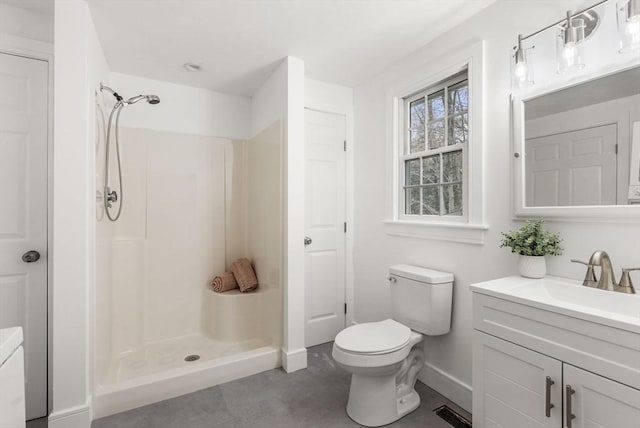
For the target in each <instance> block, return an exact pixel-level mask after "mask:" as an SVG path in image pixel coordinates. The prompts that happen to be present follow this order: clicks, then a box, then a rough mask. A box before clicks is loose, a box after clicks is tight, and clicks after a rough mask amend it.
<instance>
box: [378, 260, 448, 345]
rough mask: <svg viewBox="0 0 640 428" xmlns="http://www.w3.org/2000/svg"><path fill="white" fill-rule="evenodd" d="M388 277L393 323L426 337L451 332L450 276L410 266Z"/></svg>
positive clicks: (394, 269) (391, 271)
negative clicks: (395, 322) (400, 324)
mask: <svg viewBox="0 0 640 428" xmlns="http://www.w3.org/2000/svg"><path fill="white" fill-rule="evenodd" d="M389 274H390V277H389V282H390V284H391V310H392V313H393V319H395V320H396V321H398V322H400V323H402V324H404V325H406V326H407V327H409V328H410V329H412V330H415V331H418V332H420V333H423V334H426V335H428V336H438V335H441V334H446V333H448V332H449V330H451V301H452V297H453V274H451V273H447V272H440V271H437V270H433V269H427V268H423V267H419V266H411V265H396V266H391V267H390V268H389Z"/></svg>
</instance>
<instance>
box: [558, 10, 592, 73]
mask: <svg viewBox="0 0 640 428" xmlns="http://www.w3.org/2000/svg"><path fill="white" fill-rule="evenodd" d="M585 28H586V24H585V20H584V19H583V18H576V17H574V16H572V15H571V11H570V10H569V11H567V19H566V21H564V23H563V24H562V25H560V26H559V29H558V38H557V45H556V46H557V50H556V52H557V59H558V73H565V72H567V71H572V70H579V69H582V68H584V62H582V55H581V50H582V49H581V48H582V47H581V46H580V44H581V43H582V42H583V41H584V40H585Z"/></svg>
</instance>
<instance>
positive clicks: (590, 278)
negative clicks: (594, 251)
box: [571, 259, 598, 287]
mask: <svg viewBox="0 0 640 428" xmlns="http://www.w3.org/2000/svg"><path fill="white" fill-rule="evenodd" d="M571 262H572V263H580V264H583V265H585V266H587V273H586V274H585V276H584V281H582V285H584V286H587V287H597V286H598V280H597V279H596V273H595V272H594V271H593V265H592V264H591V263H589V262H583V261H581V260H576V259H571Z"/></svg>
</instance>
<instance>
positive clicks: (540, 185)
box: [525, 124, 618, 207]
mask: <svg viewBox="0 0 640 428" xmlns="http://www.w3.org/2000/svg"><path fill="white" fill-rule="evenodd" d="M617 132H618V130H617V125H613V124H612V125H603V126H596V127H594V128H587V129H581V130H578V131H572V132H563V133H559V134H554V135H549V136H545V137H539V138H530V139H528V140H527V141H526V154H525V162H526V183H527V189H526V199H527V206H530V207H542V206H558V205H560V206H565V205H567V206H578V205H580V206H583V205H615V204H616V198H617V194H616V176H617V152H616V141H617V135H618V134H617Z"/></svg>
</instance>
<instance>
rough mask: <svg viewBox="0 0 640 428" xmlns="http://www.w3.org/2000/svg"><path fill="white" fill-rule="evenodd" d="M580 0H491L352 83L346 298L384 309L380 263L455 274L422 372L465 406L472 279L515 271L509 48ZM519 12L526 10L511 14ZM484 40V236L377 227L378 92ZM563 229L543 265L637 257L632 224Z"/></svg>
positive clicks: (359, 311) (366, 310) (375, 316)
mask: <svg viewBox="0 0 640 428" xmlns="http://www.w3.org/2000/svg"><path fill="white" fill-rule="evenodd" d="M582 3H583V2H581V1H577V0H576V1H572V0H565V1H562V2H557V1H536V2H525V1H504V2H497V3H496V4H494V5H492V6H490V7H489V8H488V9H486V10H484V11H483V12H481V13H480V14H478V15H476V16H474V17H473V18H471V19H470V20H468V21H467V22H465V23H463V24H462V25H461V26H459V27H457V28H454V29H452V30H451V31H449V32H447V33H445V34H444V35H443V36H441V37H439V38H438V39H436V40H434V41H433V42H432V43H430V44H428V45H427V46H425V47H423V48H421V49H420V50H418V51H416V52H415V53H414V54H412V55H411V56H409V57H407V58H405V59H403V60H402V61H400V62H398V63H396V64H394V65H393V66H391V67H390V68H388V69H387V70H386V71H385V72H383V73H382V74H380V75H378V76H376V77H375V78H373V79H371V80H370V81H368V82H366V83H365V84H363V85H360V86H359V87H356V88H355V90H354V110H355V138H356V142H355V145H356V147H355V151H356V154H355V171H354V174H355V199H354V205H355V229H356V230H355V249H354V253H355V257H354V259H355V267H354V269H355V304H356V315H357V318H356V321H358V322H363V321H371V320H380V319H383V318H385V317H389V316H390V315H391V313H390V305H389V303H390V295H389V288H388V282H387V279H386V278H387V276H388V272H387V269H388V266H390V265H392V264H395V263H412V264H416V265H420V266H427V267H431V268H435V269H440V270H444V271H450V272H452V273H453V274H454V275H455V286H454V302H453V321H452V331H451V333H450V334H448V335H445V336H441V337H433V338H427V339H426V341H425V353H426V366H425V369H424V370H423V372H422V374H421V379H423V380H425V381H426V382H427V383H429V384H430V385H431V386H433V387H435V388H436V389H438V390H439V391H441V392H442V393H444V394H445V395H447V396H449V397H451V398H453V399H454V401H456V402H458V403H459V404H461V405H462V406H463V407H465V408H467V409H470V406H471V394H470V387H471V332H472V326H471V293H470V292H469V289H468V286H469V284H471V283H474V282H478V281H483V280H487V279H491V278H498V277H501V276H506V275H509V274H515V272H516V256H515V255H512V254H510V253H509V252H508V250H507V249H503V248H498V245H499V242H500V232H501V231H507V230H510V229H513V228H515V227H517V226H519V224H520V223H518V222H514V221H513V220H512V209H511V187H510V182H511V176H510V164H511V159H512V158H511V141H510V119H509V110H510V104H509V95H510V91H511V89H510V85H511V76H510V55H511V52H512V47H513V45H514V43H515V42H516V39H517V35H518V33H523V34H529V33H533V32H535V31H537V30H538V29H541V28H543V27H545V26H547V25H549V24H551V23H553V22H555V21H557V20H559V19H561V18H562V17H563V16H564V14H565V11H566V10H567V9H576V8H579V6H582V5H583V4H582ZM514 17H526V19H514ZM480 39H484V40H485V48H486V49H485V61H484V63H485V70H484V73H485V78H484V82H485V100H486V101H485V108H484V113H485V123H484V125H485V126H484V128H485V135H484V158H485V160H484V162H485V164H484V170H485V171H486V173H485V205H486V208H485V210H486V223H487V224H488V226H489V230H488V231H487V232H486V237H485V243H484V245H473V244H462V243H454V242H444V241H432V240H426V239H418V238H409V237H398V236H390V235H387V234H386V233H385V227H384V225H383V221H384V220H385V210H386V208H387V207H386V206H385V197H384V196H385V195H384V191H383V190H382V189H385V188H388V187H389V186H388V182H387V180H388V179H389V178H390V177H387V176H385V174H384V171H385V170H386V169H387V167H388V165H389V162H393V160H391V159H388V157H387V155H386V153H387V152H388V149H387V144H390V143H391V142H390V141H387V139H386V137H385V136H386V135H387V133H386V129H387V124H388V122H389V121H390V120H391V118H390V117H389V113H388V111H389V110H388V106H386V105H385V103H386V100H387V95H386V92H387V90H388V88H391V87H394V86H396V85H398V84H399V83H402V82H403V81H404V80H406V79H408V78H410V76H412V75H415V74H416V72H418V71H419V70H420V69H422V68H424V67H425V64H434V63H437V62H438V61H439V60H440V58H442V57H443V56H446V55H447V54H448V53H449V52H451V51H453V50H456V49H459V48H460V47H461V46H469V45H470V44H472V43H473V42H474V41H477V40H480ZM549 229H551V230H552V231H559V232H560V233H561V235H562V237H563V238H564V239H565V248H566V250H565V253H564V255H563V256H561V257H553V258H549V259H548V261H549V273H550V274H556V275H561V276H566V277H571V278H577V279H581V278H582V277H583V275H584V272H583V267H582V266H579V265H576V264H572V263H570V261H569V259H570V258H580V259H586V258H587V257H588V256H589V255H590V254H591V253H592V252H593V251H594V250H596V249H599V248H602V249H605V250H607V251H608V252H609V253H610V254H611V255H612V258H613V262H614V265H615V267H616V269H619V268H620V267H622V266H625V267H626V266H632V265H635V264H637V263H638V261H637V256H638V250H639V247H638V242H640V241H639V239H640V227H638V225H637V224H636V225H629V224H614V223H613V222H612V223H589V222H584V223H565V222H557V223H552V224H549Z"/></svg>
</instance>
